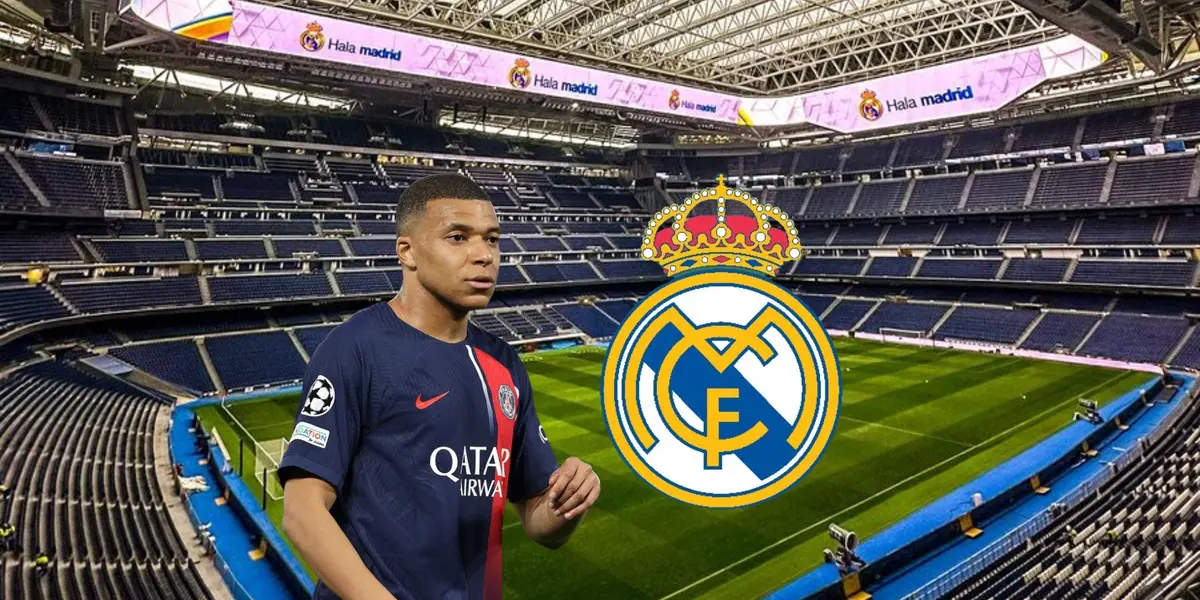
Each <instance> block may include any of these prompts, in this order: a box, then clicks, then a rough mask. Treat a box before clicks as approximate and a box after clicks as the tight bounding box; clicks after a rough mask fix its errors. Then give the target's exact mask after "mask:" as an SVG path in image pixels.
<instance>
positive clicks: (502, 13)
mask: <svg viewBox="0 0 1200 600" xmlns="http://www.w3.org/2000/svg"><path fill="white" fill-rule="evenodd" d="M17 1H24V2H25V3H27V4H28V5H29V6H31V7H33V8H34V9H35V10H38V12H41V13H43V14H46V13H47V12H48V11H49V10H50V8H51V7H53V6H55V5H56V4H61V3H72V4H73V5H76V6H78V5H83V6H85V7H86V6H87V5H88V4H89V3H97V0H0V2H4V3H8V2H17ZM254 2H256V3H258V4H266V5H275V6H278V7H281V8H287V9H290V10H298V11H302V12H306V13H310V14H313V15H314V16H322V15H324V16H329V17H336V18H337V19H342V20H349V21H355V22H361V23H366V24H370V25H372V26H375V27H382V28H386V29H392V30H396V31H404V32H408V33H415V34H422V35H427V36H431V37H435V38H439V39H444V40H449V41H453V42H461V43H465V44H471V45H475V46H480V47H486V48H494V49H499V50H507V51H510V52H514V53H518V54H521V55H525V56H529V57H538V58H542V59H548V60H555V61H560V62H563V63H569V64H573V65H580V66H585V67H591V68H595V69H600V70H604V71H608V72H613V73H620V74H625V75H631V76H636V77H642V78H645V79H650V80H656V81H663V82H669V83H672V84H677V85H682V86H690V87H692V88H696V89H700V90H708V91H711V92H716V93H723V94H730V95H736V96H742V97H780V96H788V95H796V94H802V93H810V92H814V91H817V90H823V89H828V88H832V87H835V86H838V85H844V84H848V83H856V82H860V81H864V80H868V79H872V78H878V77H884V76H888V75H893V74H897V73H903V72H909V71H913V70H916V69H921V68H927V67H932V66H936V65H943V64H947V63H951V62H954V61H958V60H963V59H967V58H975V57H980V56H984V55H988V54H992V53H996V52H1000V51H1005V50H1012V49H1015V48H1021V47H1028V46H1031V45H1034V44H1038V43H1044V42H1047V41H1050V40H1055V39H1058V38H1062V37H1063V36H1065V35H1066V34H1067V32H1070V33H1073V34H1075V35H1077V36H1079V37H1080V38H1082V39H1084V40H1086V41H1088V42H1090V43H1091V44H1093V45H1095V46H1097V47H1099V48H1102V49H1104V50H1105V51H1107V52H1108V54H1109V55H1110V56H1112V57H1115V58H1117V59H1118V60H1110V61H1109V62H1108V63H1107V64H1105V65H1104V66H1103V67H1101V68H1100V69H1094V70H1092V71H1090V72H1088V73H1083V74H1080V75H1079V76H1077V77H1072V78H1069V79H1065V80H1060V81H1055V82H1052V83H1047V84H1044V85H1042V86H1040V87H1039V89H1038V90H1035V93H1033V94H1031V95H1029V96H1028V97H1027V98H1025V99H1023V100H1022V101H1021V103H1020V104H1021V105H1022V107H1023V108H1020V109H1017V110H1013V111H1009V114H1008V115H1006V116H1005V118H1007V117H1009V116H1012V115H1014V114H1024V113H1022V112H1021V111H1024V112H1030V113H1036V112H1038V111H1043V110H1063V109H1070V108H1072V107H1074V106H1081V105H1082V104H1081V100H1080V99H1081V98H1083V97H1084V96H1087V98H1086V100H1085V101H1086V102H1089V103H1094V102H1097V101H1103V102H1113V101H1114V100H1116V101H1133V100H1136V99H1137V98H1139V97H1143V96H1145V94H1146V93H1147V92H1146V90H1145V89H1144V87H1145V84H1147V83H1149V82H1154V81H1162V80H1164V79H1166V78H1168V77H1171V78H1174V79H1173V81H1172V83H1171V84H1170V85H1171V86H1173V88H1172V89H1173V91H1174V92H1180V91H1181V90H1183V88H1185V87H1186V86H1189V85H1191V80H1188V81H1183V82H1182V83H1181V82H1180V77H1182V76H1185V75H1192V76H1193V78H1194V76H1195V74H1194V73H1193V71H1192V70H1193V69H1194V68H1195V66H1196V65H1197V64H1200V62H1198V61H1197V57H1200V27H1198V23H1200V19H1197V14H1198V7H1200V1H1196V0H1125V1H1124V2H1121V1H1120V0H1085V1H1082V2H1081V1H1080V0H254ZM97 4H99V3H97ZM104 4H107V3H104ZM121 4H122V6H127V5H128V4H129V3H128V2H122V3H121ZM1081 6H1082V8H1080V7H1081ZM1106 10H1107V11H1108V12H1107V13H1106V12H1105V11H1106ZM1089 11H1090V12H1089ZM74 14H75V15H76V18H77V19H79V20H83V17H84V15H86V14H89V13H88V11H85V10H75V11H74ZM115 17H117V15H116V14H112V13H110V18H106V19H104V20H103V26H102V27H103V31H99V32H97V34H95V35H93V37H94V38H96V39H94V40H92V42H91V43H89V42H88V41H84V46H85V47H91V48H92V49H93V50H94V51H99V50H101V49H103V51H104V53H105V55H106V56H109V57H116V58H118V59H120V60H123V61H126V62H128V63H131V64H141V65H149V66H152V67H161V68H162V69H165V70H166V73H167V74H168V75H165V76H163V77H160V78H157V80H158V84H159V85H162V84H163V83H165V82H167V81H169V80H170V79H171V78H172V77H171V76H169V74H170V72H171V71H173V70H180V71H192V72H197V73H203V74H207V75H213V76H217V77H220V78H223V79H226V80H230V81H235V82H245V83H257V84H263V85H272V86H275V87H277V88H282V89H285V90H294V91H295V92H296V94H297V95H305V94H314V95H324V96H330V97H341V98H346V99H352V100H354V101H355V102H358V101H362V102H380V101H382V102H384V103H389V102H390V103H392V104H394V105H399V106H408V107H412V106H419V105H420V104H421V103H422V102H427V101H429V102H434V103H446V104H448V103H451V102H454V103H458V102H461V103H462V105H463V109H464V111H463V118H464V119H478V120H479V121H480V122H481V123H482V122H494V121H497V120H507V121H508V123H507V124H506V126H512V122H513V121H514V120H516V121H519V126H520V127H529V126H530V125H529V123H531V122H532V121H536V120H539V119H542V120H543V121H541V124H540V125H537V127H542V126H545V125H547V124H548V123H549V120H558V121H568V122H570V124H567V125H563V126H562V127H559V129H572V128H573V129H580V128H583V129H592V130H593V133H594V134H596V135H598V136H601V137H603V136H605V135H607V133H608V132H615V131H618V130H619V131H622V132H623V133H624V135H623V136H622V137H627V136H628V133H629V131H628V127H627V126H629V125H632V126H634V127H644V128H645V129H647V130H651V129H658V130H661V131H663V132H672V131H676V132H677V131H691V132H712V131H717V132H722V133H725V134H729V135H732V136H734V137H742V138H745V139H752V138H755V137H759V136H763V135H780V134H781V133H782V134H786V133H787V132H783V131H782V130H775V131H771V132H768V133H764V131H762V130H760V131H747V130H746V129H747V128H739V127H736V126H732V125H726V124H721V123H711V122H709V123H703V122H696V121H694V120H689V119H687V118H678V119H674V118H671V117H670V116H666V117H664V116H663V115H646V114H638V113H637V111H620V110H613V109H608V108H605V107H597V106H591V105H587V104H586V103H576V102H571V101H563V100H558V99H554V98H548V99H547V98H542V99H534V98H531V97H530V96H529V94H527V93H524V92H521V91H518V90H506V89H497V88H487V87H481V86H476V85H470V84H462V83H459V82H452V81H433V82H431V81H428V80H421V79H420V78H412V77H405V75H404V74H403V73H399V74H397V73H381V72H379V71H373V70H371V69H366V68H363V69H355V68H353V67H345V66H344V65H343V66H341V67H338V68H330V67H329V65H328V63H324V64H323V63H321V61H315V60H313V61H305V60H303V59H302V58H301V59H297V58H296V57H294V56H293V57H288V58H287V59H286V60H285V59H284V58H275V57H272V56H270V55H265V54H264V53H262V52H257V51H248V50H246V49H239V48H235V47H232V46H224V45H219V44H211V43H205V42H201V41H197V40H193V39H186V38H181V37H178V36H173V35H171V34H168V33H164V32H162V31H154V30H148V29H146V28H145V27H141V26H140V24H138V23H135V22H131V21H130V20H129V19H119V18H115ZM94 21H95V19H93V30H94V29H95V27H94ZM1123 27H1124V28H1123ZM77 31H78V29H77ZM1131 32H1132V33H1131ZM76 37H77V38H78V37H80V36H79V35H78V33H77V34H76ZM1120 59H1124V60H1120ZM152 83H153V82H152ZM1139 86H1141V88H1142V89H1140V91H1139V90H1138V88H1139ZM230 89H232V90H236V89H237V86H236V85H233V86H231V87H230ZM221 93H223V92H218V94H217V95H218V96H219V95H220V94H221ZM1150 93H1154V94H1159V93H1161V90H1160V89H1158V88H1156V89H1154V90H1151V92H1150ZM1067 98H1069V99H1070V100H1069V101H1068V100H1066V99H1067ZM580 104H583V106H580ZM471 107H474V108H475V109H479V108H481V107H488V109H489V110H488V111H484V112H483V113H481V114H475V115H474V116H472V115H473V113H471V110H470V108H471ZM489 112H490V113H491V114H487V113H489ZM547 119H548V120H547ZM589 121H590V122H593V123H597V122H598V123H604V124H605V125H604V126H603V127H599V128H593V127H590V126H589V125H587V122H589ZM812 129H814V128H813V127H811V126H802V127H793V128H790V129H789V131H790V132H792V133H795V132H798V131H799V132H803V131H811V130H812Z"/></svg>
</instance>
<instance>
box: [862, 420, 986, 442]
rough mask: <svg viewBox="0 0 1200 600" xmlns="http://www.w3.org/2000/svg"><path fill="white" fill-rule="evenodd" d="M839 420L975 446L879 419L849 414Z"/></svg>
mask: <svg viewBox="0 0 1200 600" xmlns="http://www.w3.org/2000/svg"><path fill="white" fill-rule="evenodd" d="M838 420H839V421H840V420H846V421H853V422H855V423H862V424H863V425H869V426H873V427H879V428H882V429H890V430H892V431H897V432H900V433H907V434H908V435H912V436H917V437H923V438H929V439H931V440H937V441H939V442H946V443H947V444H954V445H955V446H962V447H963V448H972V447H973V446H972V445H971V444H968V443H966V442H960V441H958V440H952V439H950V438H944V437H938V436H936V435H929V434H928V433H921V432H920V431H913V430H911V429H904V428H902V427H892V426H891V425H884V424H883V423H880V422H878V421H864V420H862V419H855V418H854V417H847V416H841V417H838Z"/></svg>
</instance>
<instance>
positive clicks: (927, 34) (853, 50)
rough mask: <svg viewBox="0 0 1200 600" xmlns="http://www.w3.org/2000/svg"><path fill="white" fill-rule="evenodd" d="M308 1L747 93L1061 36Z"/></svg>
mask: <svg viewBox="0 0 1200 600" xmlns="http://www.w3.org/2000/svg"><path fill="white" fill-rule="evenodd" d="M267 2H268V3H272V4H281V5H288V6H294V5H295V3H294V2H293V0H267ZM304 5H305V8H306V9H307V10H312V11H327V12H333V13H336V14H337V15H339V16H341V17H343V18H345V17H351V18H355V19H362V20H368V21H371V22H373V23H374V24H376V25H387V26H394V27H400V28H404V29H405V30H409V31H420V32H422V33H427V34H429V35H433V36H438V37H448V38H452V39H456V40H461V41H466V42H474V43H480V44H485V45H498V46H501V47H506V48H508V49H511V50H514V51H518V52H527V53H532V54H537V55H541V56H543V57H545V58H556V59H561V60H564V61H567V62H575V63H578V64H584V65H588V66H594V67H597V68H603V69H607V70H618V71H624V72H628V73H631V74H634V75H639V76H642V77H645V78H647V79H668V80H675V81H678V82H680V83H683V84H687V85H692V86H695V87H701V88H710V89H713V90H717V91H724V92H728V93H736V94H744V95H783V94H794V93H800V92H804V91H809V90H813V89H818V88H822V87H831V86H833V85H838V84H841V83H848V82H851V81H855V80H861V79H868V78H871V77H877V76H881V75H888V74H892V73H896V72H900V71H904V70H909V69H913V68H915V67H918V66H928V65H930V64H935V63H943V62H949V61H952V60H956V59H960V58H965V57H969V56H976V55H979V54H981V53H988V52H994V51H997V50H1003V49H1008V48H1013V47H1018V46H1024V45H1029V44H1032V43H1036V42H1039V41H1043V40H1045V39H1048V38H1051V37H1056V36H1060V35H1062V31H1061V30H1060V29H1059V28H1058V27H1056V26H1054V25H1052V24H1050V23H1049V22H1047V21H1044V20H1042V19H1040V18H1038V17H1036V16H1034V15H1033V14H1032V13H1030V12H1029V11H1027V10H1025V9H1024V8H1022V7H1020V6H1018V5H1016V4H1014V3H1013V2H1010V1H1009V0H349V1H347V0H305V2H304Z"/></svg>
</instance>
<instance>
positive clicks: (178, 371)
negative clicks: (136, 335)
mask: <svg viewBox="0 0 1200 600" xmlns="http://www.w3.org/2000/svg"><path fill="white" fill-rule="evenodd" d="M109 353H110V354H112V355H113V356H115V357H117V358H119V359H121V360H123V361H125V362H127V363H129V364H131V365H133V366H135V367H137V368H138V369H141V370H143V371H145V372H147V373H149V374H151V375H153V376H155V377H158V378H159V379H162V380H164V381H169V382H171V383H174V384H177V385H181V386H183V387H185V388H187V389H190V390H192V391H194V392H197V393H199V394H205V393H209V392H213V391H215V388H214V387H213V382H212V379H211V378H210V377H209V376H208V369H206V368H205V367H204V359H203V358H201V357H200V348H199V347H197V346H196V343H195V342H194V341H192V340H171V341H166V342H155V343H150V344H137V345H130V346H119V347H116V348H113V349H111V350H109Z"/></svg>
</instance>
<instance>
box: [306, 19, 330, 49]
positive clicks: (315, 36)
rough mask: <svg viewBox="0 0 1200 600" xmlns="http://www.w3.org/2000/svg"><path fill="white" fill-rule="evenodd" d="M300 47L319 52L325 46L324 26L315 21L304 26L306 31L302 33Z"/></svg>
mask: <svg viewBox="0 0 1200 600" xmlns="http://www.w3.org/2000/svg"><path fill="white" fill-rule="evenodd" d="M300 47H301V48H304V49H305V50H308V51H309V52H317V51H319V50H320V49H321V48H324V47H325V33H324V28H323V27H321V25H320V24H319V23H317V22H316V21H313V22H312V23H309V24H308V25H306V26H305V27H304V33H301V34H300Z"/></svg>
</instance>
